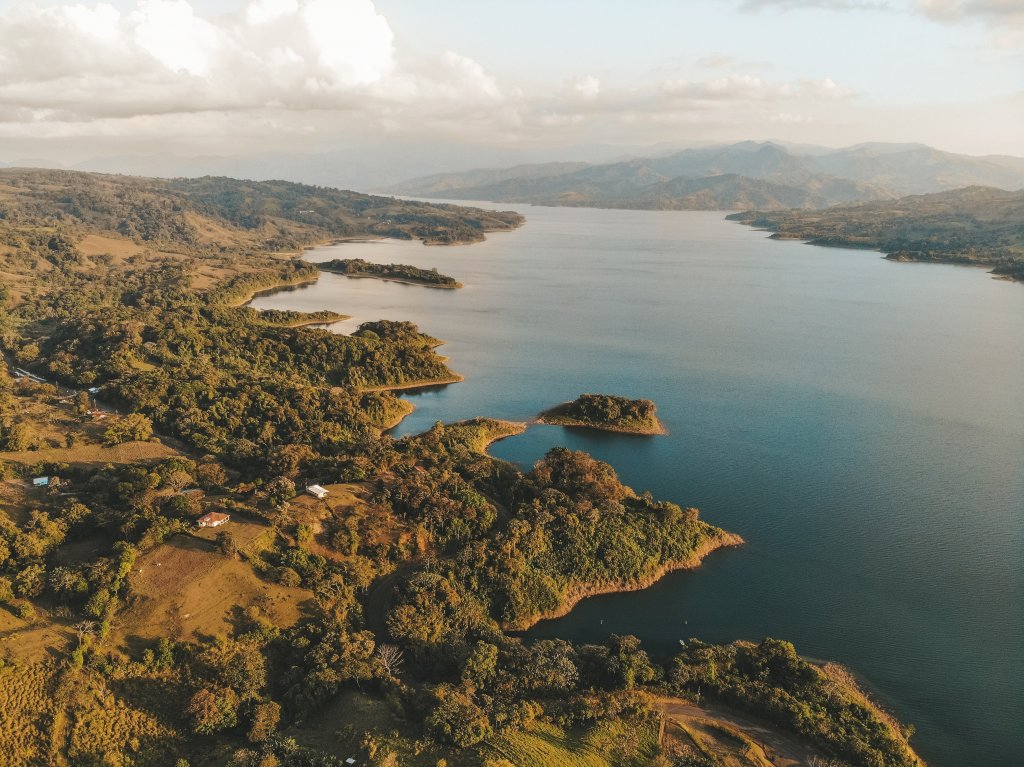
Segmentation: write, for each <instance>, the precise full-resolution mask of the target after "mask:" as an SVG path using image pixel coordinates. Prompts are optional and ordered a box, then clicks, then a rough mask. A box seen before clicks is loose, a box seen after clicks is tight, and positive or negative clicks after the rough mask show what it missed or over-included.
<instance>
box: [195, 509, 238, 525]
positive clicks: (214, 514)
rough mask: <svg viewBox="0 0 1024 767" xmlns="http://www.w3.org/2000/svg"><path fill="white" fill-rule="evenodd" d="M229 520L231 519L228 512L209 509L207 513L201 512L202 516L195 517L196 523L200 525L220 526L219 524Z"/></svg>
mask: <svg viewBox="0 0 1024 767" xmlns="http://www.w3.org/2000/svg"><path fill="white" fill-rule="evenodd" d="M229 521H231V515H230V514H223V513H221V512H219V511H211V512H210V513H208V514H203V516H201V517H200V518H199V519H197V520H196V524H197V525H199V526H200V527H220V526H221V525H224V524H227V523H228V522H229Z"/></svg>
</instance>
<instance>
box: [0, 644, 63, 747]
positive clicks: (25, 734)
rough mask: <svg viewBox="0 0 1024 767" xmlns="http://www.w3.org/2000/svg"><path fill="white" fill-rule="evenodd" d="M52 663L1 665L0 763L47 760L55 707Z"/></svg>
mask: <svg viewBox="0 0 1024 767" xmlns="http://www.w3.org/2000/svg"><path fill="white" fill-rule="evenodd" d="M54 682H55V673H54V668H53V666H52V665H49V664H41V663H39V664H31V665H26V666H17V667H15V666H7V667H5V668H0V722H2V723H3V726H2V727H0V764H3V765H5V767H36V765H47V764H50V763H51V762H50V759H49V754H50V729H51V725H52V722H53V716H54V713H55V711H56V706H55V700H54V696H53V695H52V687H53V684H54Z"/></svg>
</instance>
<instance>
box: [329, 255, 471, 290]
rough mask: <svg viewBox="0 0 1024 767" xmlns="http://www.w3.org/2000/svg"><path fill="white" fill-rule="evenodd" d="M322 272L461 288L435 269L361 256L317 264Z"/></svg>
mask: <svg viewBox="0 0 1024 767" xmlns="http://www.w3.org/2000/svg"><path fill="white" fill-rule="evenodd" d="M317 268H319V269H320V270H321V271H323V272H333V273H335V274H344V275H345V276H346V277H374V278H377V279H380V280H391V281H393V282H407V283H410V284H413V285H425V286H427V287H428V288H448V289H455V288H461V287H462V283H461V282H459V281H458V280H456V279H455V278H454V277H449V276H448V275H446V274H439V273H438V271H437V269H420V268H419V267H416V266H410V265H409V264H374V263H371V262H369V261H364V260H363V259H361V258H335V259H333V260H331V261H322V262H320V263H318V264H317Z"/></svg>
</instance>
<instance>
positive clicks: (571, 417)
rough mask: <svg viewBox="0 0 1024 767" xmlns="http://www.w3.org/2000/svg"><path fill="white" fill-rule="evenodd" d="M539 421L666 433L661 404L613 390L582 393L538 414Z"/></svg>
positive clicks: (621, 430) (631, 431) (606, 429)
mask: <svg viewBox="0 0 1024 767" xmlns="http://www.w3.org/2000/svg"><path fill="white" fill-rule="evenodd" d="M537 421H538V422H539V423H547V424H553V425H557V426H585V427H588V428H591V429H603V430H605V431H618V432H625V433H627V434H648V435H650V434H664V433H665V427H664V425H663V424H662V423H661V421H660V420H658V416H657V408H656V407H655V405H654V403H653V402H651V401H650V400H649V399H628V398H627V397H618V396H615V395H609V394H581V395H580V396H579V397H577V398H576V399H574V400H573V401H572V402H564V403H562V404H561V405H556V406H555V407H553V408H550V409H549V410H545V411H544V412H543V413H541V414H540V415H539V416H538V417H537Z"/></svg>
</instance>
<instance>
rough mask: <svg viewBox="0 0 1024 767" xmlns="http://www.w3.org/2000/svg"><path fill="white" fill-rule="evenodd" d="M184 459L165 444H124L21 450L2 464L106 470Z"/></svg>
mask: <svg viewBox="0 0 1024 767" xmlns="http://www.w3.org/2000/svg"><path fill="white" fill-rule="evenodd" d="M176 455H181V452H180V451H178V450H175V449H174V448H173V447H169V446H168V445H165V444H164V443H162V442H157V441H149V442H125V443H124V444H123V445H115V446H113V447H104V446H103V445H76V446H74V447H51V448H44V449H42V450H21V451H19V452H16V453H12V452H8V453H0V461H10V462H11V463H18V464H22V465H25V466H31V465H33V464H36V463H67V464H71V465H73V466H105V465H106V464H108V463H115V464H117V463H141V462H148V461H160V460H163V459H165V458H172V457H174V456H176Z"/></svg>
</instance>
